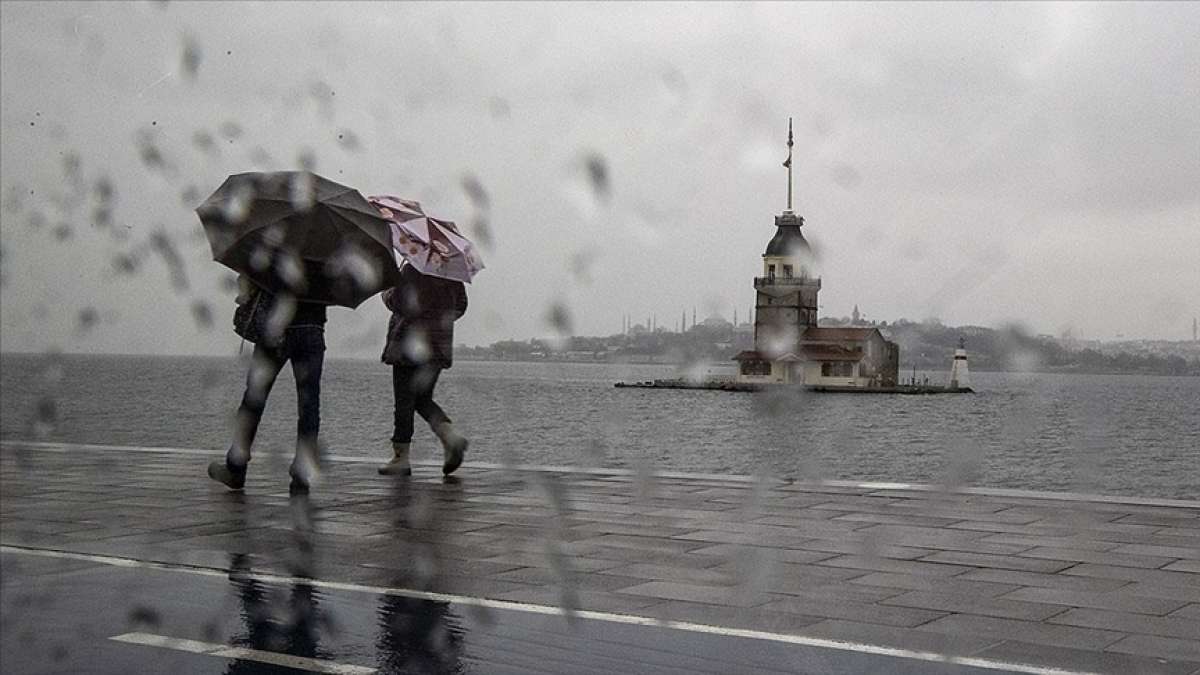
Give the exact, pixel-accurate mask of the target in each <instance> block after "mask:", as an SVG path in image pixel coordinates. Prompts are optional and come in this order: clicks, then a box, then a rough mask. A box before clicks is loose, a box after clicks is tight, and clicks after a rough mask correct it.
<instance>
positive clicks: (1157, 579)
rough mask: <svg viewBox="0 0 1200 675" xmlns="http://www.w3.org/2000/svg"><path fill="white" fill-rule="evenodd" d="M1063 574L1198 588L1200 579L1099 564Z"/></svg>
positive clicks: (1175, 572) (1067, 570) (1086, 564)
mask: <svg viewBox="0 0 1200 675" xmlns="http://www.w3.org/2000/svg"><path fill="white" fill-rule="evenodd" d="M1062 573H1063V574H1070V575H1072V576H1081V577H1098V578H1101V579H1123V580H1125V581H1140V582H1144V583H1148V584H1156V585H1161V586H1183V587H1185V588H1186V587H1189V586H1196V585H1198V584H1200V578H1198V577H1197V576H1196V575H1195V574H1191V573H1189V572H1182V571H1172V570H1166V569H1162V570H1148V569H1143V568H1139V567H1121V566H1119V565H1101V564H1098V563H1080V564H1078V565H1075V566H1074V567H1071V568H1069V569H1066V570H1063V572H1062Z"/></svg>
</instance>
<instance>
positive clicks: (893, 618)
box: [762, 597, 946, 628]
mask: <svg viewBox="0 0 1200 675" xmlns="http://www.w3.org/2000/svg"><path fill="white" fill-rule="evenodd" d="M762 608H763V609H764V610H766V611H773V612H788V613H791V614H803V615H805V616H818V617H823V618H827V619H847V620H850V621H858V622H861V623H875V624H882V625H885V626H901V627H908V628H911V627H913V626H919V625H921V624H923V623H928V622H930V621H933V620H934V619H937V618H939V617H943V616H946V612H940V611H932V610H928V609H917V608H910V607H887V606H882V605H878V604H874V603H869V602H852V601H849V600H845V599H839V600H828V599H824V598H809V597H798V598H796V597H783V598H778V599H776V600H772V601H771V602H768V603H766V604H765V605H763V606H762Z"/></svg>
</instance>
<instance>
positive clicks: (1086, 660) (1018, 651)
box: [971, 640, 1200, 675]
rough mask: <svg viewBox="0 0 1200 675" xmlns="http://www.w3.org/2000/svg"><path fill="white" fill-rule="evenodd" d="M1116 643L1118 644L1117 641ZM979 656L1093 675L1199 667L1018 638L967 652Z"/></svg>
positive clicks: (1158, 674) (1170, 674) (1171, 672)
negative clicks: (1037, 642) (1022, 640)
mask: <svg viewBox="0 0 1200 675" xmlns="http://www.w3.org/2000/svg"><path fill="white" fill-rule="evenodd" d="M1118 644H1119V643H1118ZM971 656H974V657H977V658H981V659H994V660H996V661H1001V662H1004V663H1017V664H1028V665H1033V666H1038V667H1042V668H1045V667H1050V668H1060V669H1063V670H1068V671H1072V672H1086V673H1096V674H1097V675H1133V674H1135V673H1136V675H1191V673H1193V672H1194V671H1195V670H1196V669H1197V668H1200V662H1198V661H1181V660H1166V659H1163V658H1158V657H1157V656H1155V657H1150V656H1135V655H1130V654H1118V653H1115V652H1110V651H1103V652H1102V651H1089V650H1086V649H1072V648H1070V647H1052V646H1050V645H1039V644H1033V643H1030V642H1021V641H1019V640H1005V641H1004V642H1001V643H1000V644H998V645H994V646H991V647H988V648H986V649H983V650H980V651H978V652H975V653H973V654H971Z"/></svg>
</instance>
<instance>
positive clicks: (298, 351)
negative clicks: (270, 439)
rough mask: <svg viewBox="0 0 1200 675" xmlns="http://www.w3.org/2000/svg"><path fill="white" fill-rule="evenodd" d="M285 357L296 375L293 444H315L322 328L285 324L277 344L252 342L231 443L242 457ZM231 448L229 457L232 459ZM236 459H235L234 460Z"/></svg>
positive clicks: (247, 453) (318, 426) (322, 357)
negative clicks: (248, 369)
mask: <svg viewBox="0 0 1200 675" xmlns="http://www.w3.org/2000/svg"><path fill="white" fill-rule="evenodd" d="M288 361H291V362H292V374H293V375H294V376H295V378H296V402H297V408H298V410H297V413H298V416H297V420H296V447H297V449H299V448H300V447H302V446H305V445H307V446H308V447H310V448H312V449H313V450H315V449H316V447H317V434H318V433H319V432H320V430H321V370H322V368H323V367H324V364H325V328H324V327H323V326H316V325H311V326H309V325H303V326H289V327H288V328H287V330H286V331H285V333H284V338H283V342H282V343H281V344H280V345H279V346H277V347H264V346H263V345H254V356H253V358H252V362H251V364H250V372H249V373H248V374H247V375H246V393H245V394H243V395H242V404H241V405H240V406H238V413H237V429H236V432H235V434H236V435H235V437H234V446H235V447H236V448H239V449H240V450H241V451H242V452H241V454H242V455H243V456H244V457H245V460H246V461H249V459H250V446H251V445H253V444H254V436H255V435H256V434H257V433H258V423H259V422H260V421H261V420H262V415H263V411H264V410H266V407H267V396H269V395H270V393H271V387H272V386H274V384H275V378H276V377H278V376H279V371H281V370H283V367H284V365H286V364H287V362H288ZM233 457H234V454H233V449H232V448H231V449H230V458H231V460H232V459H233ZM234 463H238V462H234Z"/></svg>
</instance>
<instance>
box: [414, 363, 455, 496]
mask: <svg viewBox="0 0 1200 675" xmlns="http://www.w3.org/2000/svg"><path fill="white" fill-rule="evenodd" d="M441 374H442V369H441V368H439V367H437V366H433V365H429V366H424V367H422V368H420V369H419V370H418V372H417V374H416V375H415V376H414V381H413V384H412V387H413V390H414V395H415V397H416V409H417V412H419V413H420V414H421V417H423V418H425V421H426V422H428V423H429V427H430V428H431V429H433V433H434V434H435V435H436V436H437V437H438V440H440V441H441V442H442V451H443V457H444V459H443V461H442V473H444V474H451V473H454V471H455V470H456V469H458V467H459V465H461V464H462V462H463V455H464V454H466V452H467V445H468V441H467V439H466V438H463V437H462V436H461V435H459V434H458V432H456V431H455V430H454V426H453V425H452V424H451V423H450V417H449V416H448V415H446V411H444V410H442V407H441V406H439V405H438V404H437V403H436V402H435V401H434V400H433V390H434V387H436V386H437V381H438V376H440V375H441Z"/></svg>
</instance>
